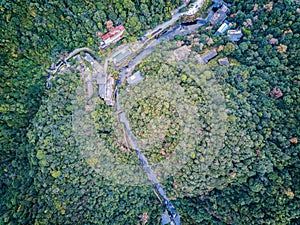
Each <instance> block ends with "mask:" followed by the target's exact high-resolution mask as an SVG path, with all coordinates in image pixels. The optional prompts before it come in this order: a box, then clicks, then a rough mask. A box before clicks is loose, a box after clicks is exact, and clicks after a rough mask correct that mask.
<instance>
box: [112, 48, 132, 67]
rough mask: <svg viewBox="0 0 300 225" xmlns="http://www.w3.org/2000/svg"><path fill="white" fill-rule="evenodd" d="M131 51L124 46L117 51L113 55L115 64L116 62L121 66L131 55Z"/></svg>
mask: <svg viewBox="0 0 300 225" xmlns="http://www.w3.org/2000/svg"><path fill="white" fill-rule="evenodd" d="M130 54H131V51H130V49H129V48H123V49H121V50H120V51H117V52H116V53H115V54H114V55H113V56H112V60H113V62H114V64H116V65H117V66H119V65H120V64H121V63H122V62H124V60H125V59H126V58H127V57H128V56H130Z"/></svg>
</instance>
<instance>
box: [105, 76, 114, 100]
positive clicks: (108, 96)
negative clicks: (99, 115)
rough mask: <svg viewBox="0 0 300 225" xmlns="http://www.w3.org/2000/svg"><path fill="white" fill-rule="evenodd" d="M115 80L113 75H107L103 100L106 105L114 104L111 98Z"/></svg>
mask: <svg viewBox="0 0 300 225" xmlns="http://www.w3.org/2000/svg"><path fill="white" fill-rule="evenodd" d="M114 83H115V80H114V78H113V77H108V78H107V81H106V85H105V96H104V101H105V103H106V105H114V104H115V101H114V100H113V93H114V89H113V86H114Z"/></svg>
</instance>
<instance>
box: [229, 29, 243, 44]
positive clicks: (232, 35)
mask: <svg viewBox="0 0 300 225" xmlns="http://www.w3.org/2000/svg"><path fill="white" fill-rule="evenodd" d="M227 36H228V37H229V39H230V41H234V42H237V41H239V40H240V39H241V38H242V37H243V33H242V31H241V30H228V32H227Z"/></svg>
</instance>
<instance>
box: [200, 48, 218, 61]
mask: <svg viewBox="0 0 300 225" xmlns="http://www.w3.org/2000/svg"><path fill="white" fill-rule="evenodd" d="M217 55H218V53H217V50H216V49H213V50H211V51H210V52H208V53H206V54H204V55H203V56H201V59H202V61H203V64H206V63H208V61H210V60H211V59H213V58H214V57H216V56H217Z"/></svg>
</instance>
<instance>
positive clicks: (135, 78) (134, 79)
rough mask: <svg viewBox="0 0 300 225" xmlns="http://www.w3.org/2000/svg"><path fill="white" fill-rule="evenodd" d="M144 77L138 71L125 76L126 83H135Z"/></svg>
mask: <svg viewBox="0 0 300 225" xmlns="http://www.w3.org/2000/svg"><path fill="white" fill-rule="evenodd" d="M144 79H145V78H144V77H143V76H142V75H141V72H140V71H137V72H135V73H134V74H133V75H131V76H130V77H128V78H127V83H128V84H137V83H139V82H141V81H143V80H144Z"/></svg>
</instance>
